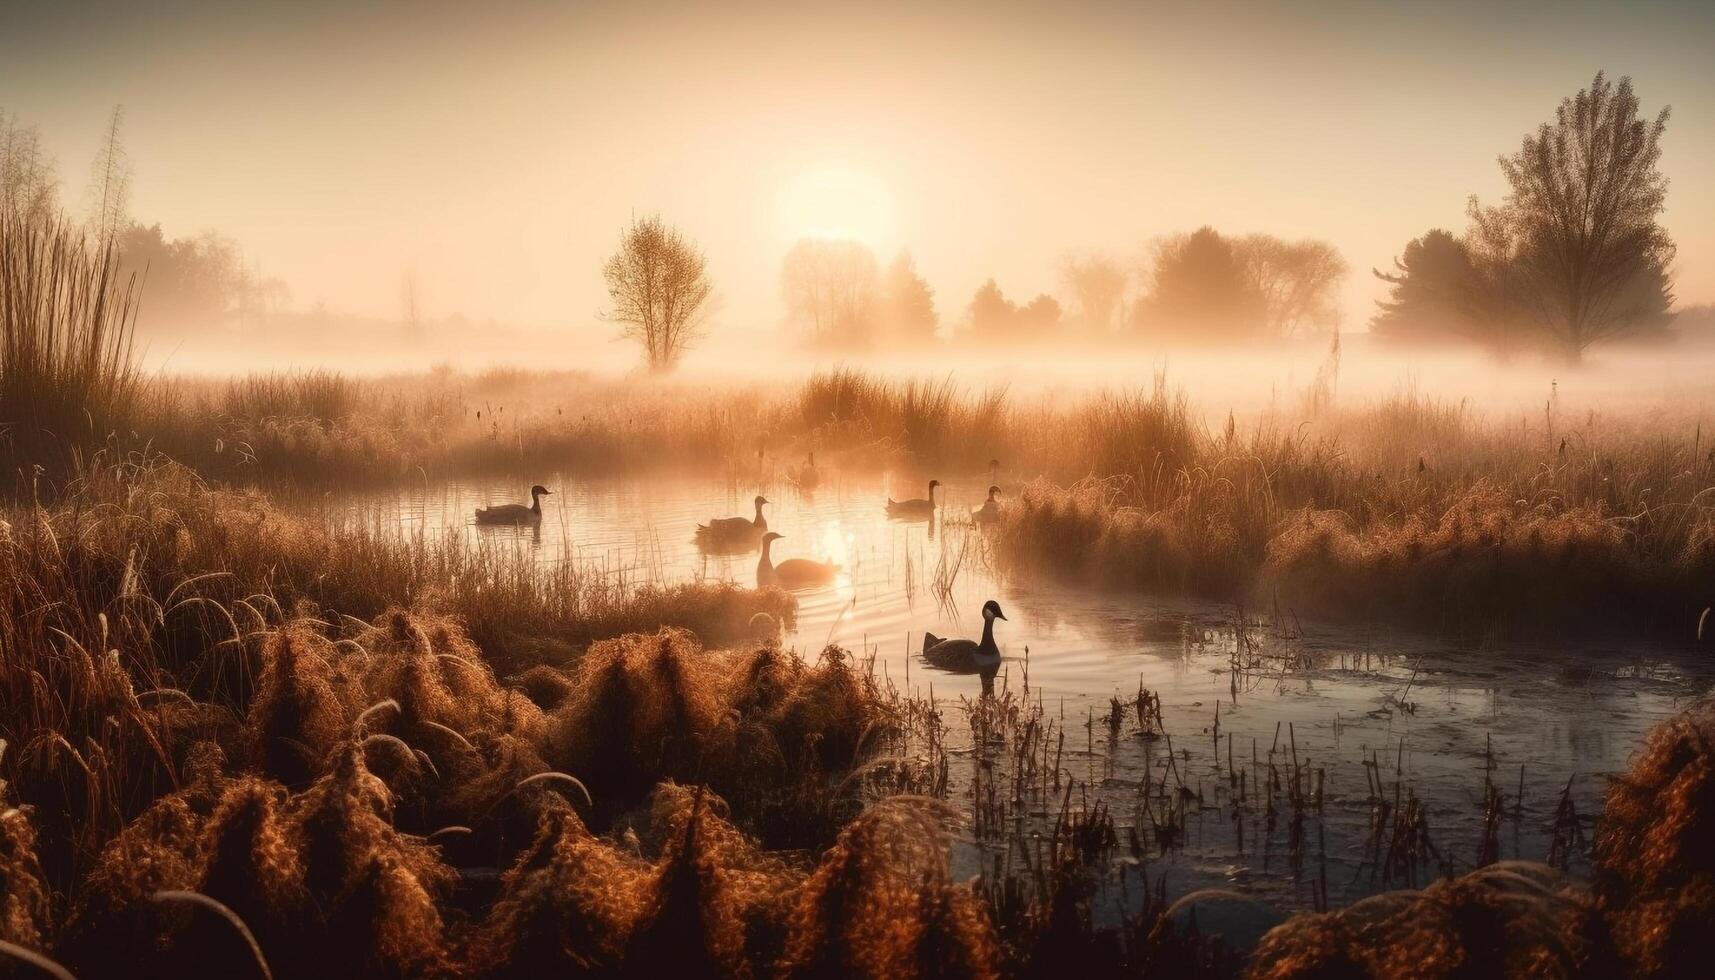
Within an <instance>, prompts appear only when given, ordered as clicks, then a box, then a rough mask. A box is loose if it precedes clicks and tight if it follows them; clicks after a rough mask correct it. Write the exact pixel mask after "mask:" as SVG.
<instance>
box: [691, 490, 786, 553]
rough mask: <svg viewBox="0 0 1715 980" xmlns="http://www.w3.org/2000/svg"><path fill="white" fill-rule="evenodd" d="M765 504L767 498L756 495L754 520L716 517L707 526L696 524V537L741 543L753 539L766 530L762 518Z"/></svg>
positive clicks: (766, 526) (764, 521)
mask: <svg viewBox="0 0 1715 980" xmlns="http://www.w3.org/2000/svg"><path fill="white" fill-rule="evenodd" d="M766 503H768V498H767V497H764V496H762V495H761V494H757V497H756V500H755V504H756V519H755V520H746V519H745V518H743V517H717V518H715V519H714V520H712V521H710V522H708V523H707V524H698V525H697V537H699V538H702V539H705V540H707V539H714V540H716V541H734V540H738V541H743V540H747V539H751V538H754V537H756V536H757V535H759V534H762V533H763V532H764V531H767V530H768V520H767V519H766V518H764V517H763V516H762V505H763V504H766Z"/></svg>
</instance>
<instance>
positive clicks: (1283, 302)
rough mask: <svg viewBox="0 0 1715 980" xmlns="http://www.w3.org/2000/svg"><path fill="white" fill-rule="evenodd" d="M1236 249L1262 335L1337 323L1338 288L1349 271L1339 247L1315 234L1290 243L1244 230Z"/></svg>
mask: <svg viewBox="0 0 1715 980" xmlns="http://www.w3.org/2000/svg"><path fill="white" fill-rule="evenodd" d="M1233 250H1234V254H1235V255H1236V256H1237V257H1238V259H1239V262H1240V264H1241V266H1242V267H1243V269H1244V278H1245V288H1246V289H1247V290H1248V291H1249V292H1250V294H1251V297H1252V302H1254V304H1255V309H1256V311H1257V313H1258V314H1260V327H1259V328H1260V330H1261V332H1262V333H1263V334H1265V335H1267V336H1271V337H1290V336H1292V335H1293V334H1295V333H1297V332H1298V331H1299V330H1300V329H1302V328H1303V327H1306V326H1314V327H1325V328H1333V327H1337V326H1339V322H1340V311H1339V307H1338V306H1337V305H1336V304H1335V301H1334V287H1335V286H1337V285H1339V283H1340V280H1341V279H1344V278H1345V276H1346V260H1345V259H1342V258H1340V251H1339V249H1336V248H1335V247H1334V246H1333V245H1330V244H1329V243H1327V242H1324V241H1318V240H1316V239H1313V238H1306V239H1303V240H1302V241H1296V242H1288V241H1282V240H1281V239H1279V238H1276V237H1274V236H1273V235H1246V236H1245V237H1243V238H1241V239H1239V240H1238V242H1237V244H1236V245H1234V247H1233Z"/></svg>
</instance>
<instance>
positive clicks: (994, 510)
mask: <svg viewBox="0 0 1715 980" xmlns="http://www.w3.org/2000/svg"><path fill="white" fill-rule="evenodd" d="M998 493H1000V487H989V499H987V500H985V501H983V505H982V506H981V507H978V508H977V509H976V510H973V511H971V520H973V521H975V522H977V523H978V524H993V523H994V522H995V521H998V520H1000V501H998V500H996V499H994V498H995V495H996V494H998Z"/></svg>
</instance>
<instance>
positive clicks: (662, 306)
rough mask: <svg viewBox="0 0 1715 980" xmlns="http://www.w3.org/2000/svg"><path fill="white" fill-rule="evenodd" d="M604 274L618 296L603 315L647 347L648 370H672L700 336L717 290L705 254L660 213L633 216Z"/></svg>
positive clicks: (613, 295)
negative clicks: (709, 305)
mask: <svg viewBox="0 0 1715 980" xmlns="http://www.w3.org/2000/svg"><path fill="white" fill-rule="evenodd" d="M602 275H603V277H604V278H606V280H607V294H608V296H609V297H611V298H612V300H613V309H612V310H610V311H609V312H607V313H605V314H603V316H604V317H605V318H606V319H608V320H611V321H613V322H615V323H618V324H620V325H621V326H622V328H623V329H622V331H621V334H622V336H625V337H628V338H630V339H632V340H635V341H637V342H638V344H640V345H641V346H642V347H643V362H644V364H646V365H647V366H648V367H649V370H651V371H668V370H671V369H672V368H673V367H674V365H676V364H678V362H679V358H680V357H682V356H683V355H684V353H685V351H687V350H689V349H690V347H691V345H692V344H693V343H695V342H696V340H697V339H698V338H699V337H700V336H701V326H702V320H703V316H704V314H705V313H706V312H707V308H708V302H709V296H710V294H711V293H712V292H713V291H714V286H713V284H712V283H710V282H709V277H708V273H707V272H706V263H705V261H704V259H703V253H702V252H700V251H698V249H697V247H696V245H695V244H694V243H692V242H691V241H690V240H689V239H687V238H685V237H684V236H683V235H681V234H680V233H679V231H678V229H675V228H670V227H668V226H667V224H666V223H665V222H663V221H662V220H661V217H660V216H659V215H655V216H653V217H649V218H634V219H632V222H631V227H630V228H627V229H626V230H624V231H622V232H620V235H619V250H618V251H616V252H614V253H613V256H612V257H611V258H609V259H608V260H607V264H606V265H605V266H603V267H602Z"/></svg>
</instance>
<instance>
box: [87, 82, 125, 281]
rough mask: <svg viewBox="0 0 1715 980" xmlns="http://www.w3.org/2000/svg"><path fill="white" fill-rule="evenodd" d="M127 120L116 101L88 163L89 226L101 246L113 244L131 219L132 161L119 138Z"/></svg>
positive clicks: (122, 109)
mask: <svg viewBox="0 0 1715 980" xmlns="http://www.w3.org/2000/svg"><path fill="white" fill-rule="evenodd" d="M124 124H125V107H124V106H122V105H116V106H114V107H113V114H112V115H111V116H109V117H108V120H107V132H106V134H105V135H104V136H103V138H102V141H101V149H100V150H98V151H97V152H96V154H95V160H94V161H93V162H91V163H90V166H89V230H90V234H91V235H92V236H93V237H94V238H95V241H96V243H97V244H98V245H99V246H101V247H102V248H105V247H107V246H108V245H110V244H112V243H113V241H114V240H115V239H116V238H118V237H119V234H120V232H122V231H123V230H124V229H125V226H126V225H127V224H128V223H129V222H128V221H127V219H126V211H127V207H128V205H129V204H130V201H131V161H130V159H129V158H128V157H127V156H126V154H125V144H124V143H123V142H122V141H121V140H120V133H121V131H122V129H123V127H124Z"/></svg>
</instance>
